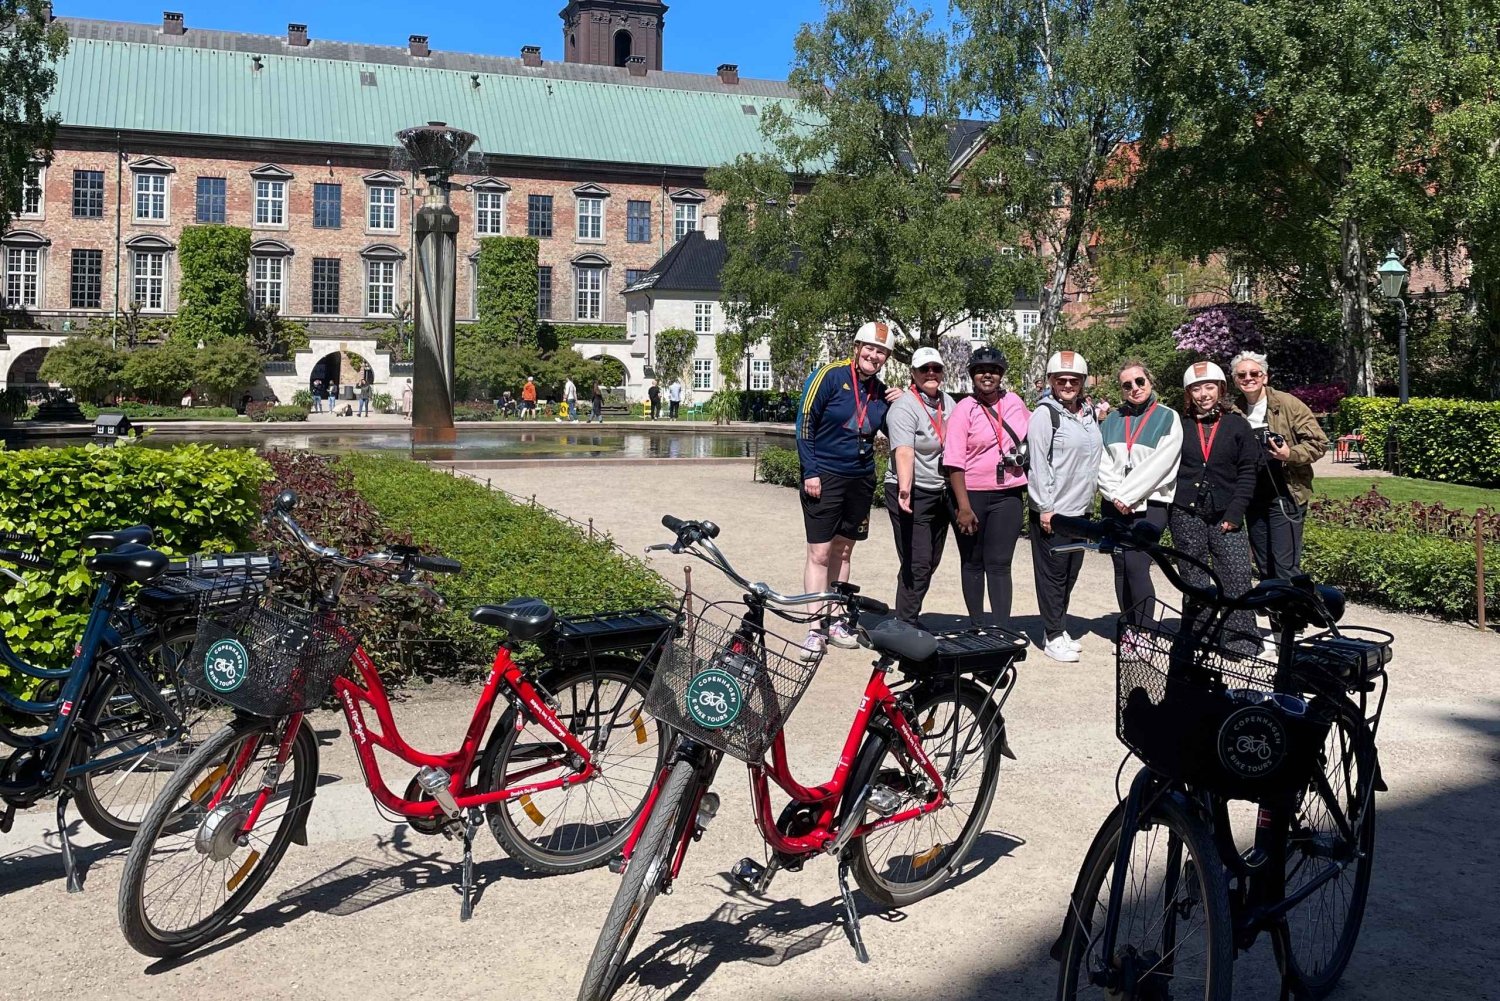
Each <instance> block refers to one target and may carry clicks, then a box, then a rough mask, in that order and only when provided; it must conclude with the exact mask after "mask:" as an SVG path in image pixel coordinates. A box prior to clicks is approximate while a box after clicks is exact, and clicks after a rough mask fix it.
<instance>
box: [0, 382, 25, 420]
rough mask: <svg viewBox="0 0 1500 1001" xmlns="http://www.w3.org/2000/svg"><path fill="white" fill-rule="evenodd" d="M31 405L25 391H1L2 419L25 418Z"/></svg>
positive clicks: (0, 415)
mask: <svg viewBox="0 0 1500 1001" xmlns="http://www.w3.org/2000/svg"><path fill="white" fill-rule="evenodd" d="M30 407H31V404H30V403H28V402H27V400H26V391H25V390H23V389H14V388H11V389H0V419H14V418H16V417H21V416H23V415H24V414H25V413H26V411H27V410H28V409H30Z"/></svg>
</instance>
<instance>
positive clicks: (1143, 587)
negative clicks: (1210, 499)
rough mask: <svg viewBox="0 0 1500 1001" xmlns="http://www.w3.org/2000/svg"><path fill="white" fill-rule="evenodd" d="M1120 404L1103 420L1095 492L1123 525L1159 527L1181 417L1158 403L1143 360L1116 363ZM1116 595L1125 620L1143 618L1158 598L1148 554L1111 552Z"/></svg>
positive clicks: (1178, 448) (1171, 484)
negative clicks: (1145, 606)
mask: <svg viewBox="0 0 1500 1001" xmlns="http://www.w3.org/2000/svg"><path fill="white" fill-rule="evenodd" d="M1120 395H1121V397H1122V398H1123V400H1124V402H1123V403H1122V404H1121V405H1120V407H1119V408H1118V409H1117V410H1114V411H1112V412H1111V413H1110V414H1109V416H1108V417H1106V418H1105V419H1104V427H1103V429H1102V431H1103V434H1104V458H1103V460H1102V461H1101V462H1100V464H1099V493H1100V494H1101V495H1103V497H1104V505H1103V513H1104V517H1106V518H1112V519H1114V520H1116V521H1119V522H1122V523H1123V524H1124V526H1125V527H1126V528H1129V527H1131V526H1133V525H1134V524H1135V523H1136V522H1138V521H1147V522H1150V523H1151V524H1152V525H1153V526H1155V527H1156V528H1157V529H1158V530H1161V529H1163V528H1165V527H1166V525H1167V513H1168V511H1169V510H1170V509H1171V506H1172V497H1173V496H1174V495H1175V493H1176V490H1177V465H1178V463H1179V461H1180V460H1181V458H1182V420H1181V418H1179V417H1178V416H1177V413H1176V411H1174V410H1173V409H1172V408H1171V407H1166V406H1162V405H1161V403H1160V401H1158V400H1157V398H1156V391H1155V387H1153V386H1152V380H1151V373H1150V372H1149V371H1148V370H1147V368H1146V365H1145V363H1144V362H1140V361H1134V360H1132V361H1127V362H1126V363H1125V364H1124V365H1122V366H1121V367H1120ZM1114 561H1115V597H1116V598H1117V599H1118V600H1119V603H1120V611H1121V612H1123V613H1124V614H1125V617H1126V621H1127V622H1130V623H1131V624H1134V625H1139V624H1141V623H1142V622H1143V620H1144V616H1143V614H1142V612H1143V610H1142V609H1141V607H1140V606H1141V605H1142V603H1143V602H1146V601H1149V600H1150V599H1152V598H1154V597H1156V589H1155V588H1154V587H1153V586H1152V584H1151V557H1149V556H1147V555H1146V554H1145V553H1141V552H1128V553H1119V552H1117V553H1115V554H1114Z"/></svg>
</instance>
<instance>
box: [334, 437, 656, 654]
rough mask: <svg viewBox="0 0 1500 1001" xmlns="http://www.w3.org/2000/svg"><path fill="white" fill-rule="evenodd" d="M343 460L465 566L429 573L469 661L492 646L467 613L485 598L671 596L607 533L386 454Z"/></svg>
mask: <svg viewBox="0 0 1500 1001" xmlns="http://www.w3.org/2000/svg"><path fill="white" fill-rule="evenodd" d="M342 462H343V464H344V465H345V467H346V468H349V469H352V470H353V472H354V483H355V486H356V487H357V489H358V490H359V492H360V494H362V495H363V496H364V497H365V498H367V499H368V500H369V501H370V503H371V504H373V505H374V506H375V509H376V510H377V511H378V512H379V513H380V516H381V518H382V519H383V520H384V521H385V523H386V524H387V525H388V526H390V527H391V528H393V529H396V530H398V531H404V532H410V533H411V536H412V538H413V540H415V542H416V543H417V544H418V545H420V546H422V547H423V548H424V549H427V550H429V551H432V552H436V553H441V554H442V555H444V556H449V557H452V558H453V559H456V560H458V561H460V562H461V563H462V564H463V566H464V570H463V573H461V574H459V575H457V576H454V577H437V578H436V579H434V580H433V581H432V583H433V585H434V586H435V587H436V588H437V589H438V591H439V592H441V593H442V594H443V596H444V597H445V598H446V599H447V600H448V601H449V603H450V606H451V607H450V611H449V615H448V616H447V618H446V619H445V622H446V624H447V625H446V627H445V629H444V630H443V634H444V635H443V638H446V639H450V640H451V641H452V642H453V643H454V644H455V646H456V648H457V649H458V651H459V655H460V659H461V661H462V662H465V663H482V662H485V661H488V660H489V659H490V658H491V657H493V656H494V637H493V636H491V635H486V634H485V633H484V632H483V631H480V630H477V629H475V628H474V626H473V624H472V623H470V622H469V621H468V618H467V616H468V612H469V610H470V609H471V608H473V606H474V605H476V604H479V603H482V602H485V601H505V600H508V599H510V598H515V597H520V596H528V597H538V598H542V599H544V600H546V601H547V602H548V603H550V604H551V605H552V606H553V607H554V608H555V609H556V610H557V612H558V614H560V615H567V614H577V613H586V612H599V611H607V610H609V609H620V608H630V607H639V606H642V605H650V604H657V603H662V602H666V601H669V600H671V592H670V589H669V588H668V587H667V586H666V584H664V583H663V582H662V580H661V578H660V577H658V576H657V575H656V574H655V573H653V572H651V570H649V569H648V568H647V567H646V566H645V565H644V564H642V563H641V562H639V561H638V560H636V559H634V558H632V557H628V556H624V555H622V554H621V553H619V552H618V551H617V550H615V549H614V548H613V547H612V546H611V545H610V544H609V542H608V540H607V537H601V538H597V539H592V540H591V539H589V538H587V537H586V536H584V535H582V534H580V533H579V531H578V530H577V529H576V528H574V527H573V526H571V525H568V524H567V523H565V522H562V521H559V520H557V519H556V518H554V517H552V516H551V515H550V514H548V513H547V512H545V511H542V510H540V509H537V508H532V507H529V506H527V505H524V504H515V503H513V502H511V501H510V500H508V499H507V498H505V497H503V496H502V495H500V494H498V493H495V492H494V491H491V490H489V489H486V488H485V487H484V486H483V485H481V484H479V483H476V482H474V481H473V480H469V479H465V478H462V477H455V476H449V475H447V474H444V473H440V472H437V471H436V470H433V469H431V468H429V467H427V466H424V465H421V464H420V463H416V462H412V461H410V460H407V459H398V458H394V457H389V456H377V455H349V456H346V457H344V459H343V460H342Z"/></svg>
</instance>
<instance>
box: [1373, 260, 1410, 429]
mask: <svg viewBox="0 0 1500 1001" xmlns="http://www.w3.org/2000/svg"><path fill="white" fill-rule="evenodd" d="M1376 274H1378V275H1379V276H1380V294H1381V295H1383V296H1384V297H1385V298H1386V300H1387V301H1389V302H1394V303H1395V304H1396V305H1397V307H1398V308H1399V309H1400V311H1401V325H1400V327H1399V329H1398V332H1397V335H1396V357H1397V362H1398V365H1399V367H1400V375H1399V383H1400V385H1399V387H1398V393H1399V395H1398V397H1397V398H1398V399H1399V400H1400V402H1401V403H1403V404H1404V403H1406V402H1407V400H1408V399H1409V398H1410V397H1409V396H1408V394H1407V386H1406V300H1405V299H1404V298H1402V294H1403V293H1404V292H1405V291H1406V278H1407V276H1408V275H1409V274H1411V272H1410V271H1408V270H1407V269H1406V268H1405V266H1403V265H1402V263H1401V257H1400V255H1398V254H1397V253H1396V251H1395V249H1394V248H1393V249H1392V250H1391V251H1390V253H1388V254H1386V255H1385V260H1384V261H1382V262H1381V264H1380V267H1379V268H1378V269H1376Z"/></svg>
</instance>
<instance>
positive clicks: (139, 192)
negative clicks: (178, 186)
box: [135, 174, 167, 222]
mask: <svg viewBox="0 0 1500 1001" xmlns="http://www.w3.org/2000/svg"><path fill="white" fill-rule="evenodd" d="M135 217H136V219H137V220H138V221H148V222H155V221H161V222H165V221H166V218H167V175H166V174H136V175H135Z"/></svg>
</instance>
